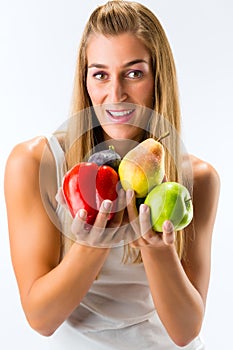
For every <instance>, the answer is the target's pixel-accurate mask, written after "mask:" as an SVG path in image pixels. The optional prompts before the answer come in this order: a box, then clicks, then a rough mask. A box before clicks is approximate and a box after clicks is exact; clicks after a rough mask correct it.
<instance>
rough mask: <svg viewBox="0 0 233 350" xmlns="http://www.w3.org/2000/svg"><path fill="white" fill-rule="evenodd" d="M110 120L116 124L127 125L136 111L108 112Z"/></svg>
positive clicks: (110, 110) (108, 110)
mask: <svg viewBox="0 0 233 350" xmlns="http://www.w3.org/2000/svg"><path fill="white" fill-rule="evenodd" d="M106 112H107V115H108V118H109V119H110V120H111V121H113V122H114V123H121V124H123V123H127V122H128V121H129V120H130V119H131V118H132V117H133V115H134V112H135V109H122V110H112V109H107V110H106Z"/></svg>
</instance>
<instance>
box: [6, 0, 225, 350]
mask: <svg viewBox="0 0 233 350" xmlns="http://www.w3.org/2000/svg"><path fill="white" fill-rule="evenodd" d="M75 78H76V79H75V87H74V99H73V111H72V112H73V113H72V118H70V120H69V123H68V130H65V132H64V133H56V135H53V136H52V137H51V138H46V137H36V138H35V139H33V140H29V141H27V142H23V143H22V144H20V145H17V146H16V147H15V148H14V149H13V151H12V152H11V154H10V156H9V159H8V162H7V165H6V173H5V197H6V205H7V211H8V222H9V234H10V244H11V254H12V261H13V266H14V270H15V274H16V278H17V282H18V286H19V291H20V296H21V302H22V306H23V309H24V312H25V315H26V317H27V319H28V322H29V324H30V325H31V327H32V328H34V329H35V330H36V331H38V332H39V333H41V334H43V335H45V336H51V335H53V336H52V343H53V348H54V349H64V348H66V349H76V348H80V349H85V350H86V349H87V350H88V349H141V348H142V347H143V348H145V349H160V350H163V349H166V350H169V349H178V348H179V347H184V348H185V349H203V344H202V342H201V340H200V338H199V336H198V335H199V332H200V330H201V326H202V322H203V318H204V310H205V302H206V297H207V291H208V283H209V274H210V255H211V237H212V231H213V225H214V221H215V216H216V209H217V202H218V196H219V178H218V175H217V173H216V171H215V170H214V169H213V167H212V166H211V165H210V164H208V163H206V162H204V161H202V160H200V159H197V158H196V157H194V156H188V160H187V157H186V161H185V162H184V161H183V160H182V159H181V149H180V143H181V142H180V138H179V134H180V111H179V101H178V91H177V82H176V72H175V66H174V62H173V57H172V53H171V49H170V47H169V43H168V41H167V38H166V35H165V33H164V31H163V29H162V27H161V25H160V23H159V22H158V20H157V18H156V17H155V16H154V14H153V13H151V11H149V10H148V9H147V8H145V7H144V6H143V5H140V4H138V3H134V2H125V1H110V2H108V3H107V4H106V5H103V6H100V7H98V8H97V9H96V10H95V11H94V12H93V13H92V15H91V17H90V19H89V21H88V23H87V25H86V28H85V30H84V33H83V37H82V40H81V45H80V50H79V56H78V63H77V72H76V76H75ZM167 129H169V132H170V135H169V137H167V138H166V139H164V148H165V150H166V167H165V168H166V177H167V179H169V180H171V181H183V180H184V178H185V176H186V173H187V172H186V170H184V169H185V166H186V165H187V164H190V163H191V173H192V174H193V176H192V178H191V179H190V178H188V182H187V184H188V185H189V186H191V185H192V183H193V186H192V187H193V188H192V200H193V205H194V218H193V222H192V224H191V225H189V226H188V227H187V228H186V229H185V230H184V232H174V228H173V225H172V222H170V221H166V222H165V223H164V225H163V233H162V234H159V233H156V232H154V231H153V230H152V229H151V225H150V212H149V208H148V207H147V206H146V205H145V204H142V205H141V206H140V208H139V214H138V211H137V206H136V199H135V194H134V193H133V191H132V190H128V191H127V192H126V193H125V192H124V191H123V190H120V191H119V196H118V202H117V205H118V210H117V212H116V214H115V216H114V217H113V219H111V220H108V218H109V213H110V211H111V208H112V202H111V201H110V200H106V201H104V202H103V203H102V205H101V208H100V211H99V214H98V216H97V218H96V221H95V223H94V225H93V227H91V228H90V229H89V231H87V230H86V229H85V220H86V215H87V212H86V211H85V210H83V209H81V210H80V211H79V212H78V214H77V215H76V217H75V218H74V219H72V222H71V219H70V216H69V215H68V211H67V210H66V208H65V207H64V205H62V204H63V203H64V201H63V198H61V192H60V191H59V187H60V186H61V184H62V177H63V175H64V173H65V172H66V171H67V170H69V169H70V168H71V167H72V166H73V165H74V164H76V163H78V162H81V161H83V160H84V159H86V158H87V157H88V155H89V154H90V153H91V152H93V151H94V150H95V147H97V149H98V148H103V147H106V146H108V144H113V145H114V146H115V149H116V151H117V152H118V153H119V154H120V155H121V156H124V154H125V153H126V152H127V151H128V150H129V149H131V148H132V147H134V146H135V145H136V144H137V143H138V142H141V141H142V140H144V139H146V138H148V137H150V136H152V137H159V136H161V135H162V134H164V133H165V131H167ZM184 164H185V165H184ZM15 173H17V177H15V176H14V174H15ZM186 177H187V176H186ZM165 180H166V179H165ZM165 180H164V181H165ZM57 192H58V195H57V196H56V193H57ZM56 199H57V200H58V204H57V201H56ZM125 203H127V207H126V208H125ZM106 230H107V233H108V234H111V237H112V240H111V241H108V243H107V244H102V243H103V242H104V243H105V238H106ZM71 232H72V233H71ZM80 237H81V238H80ZM93 237H94V238H93ZM108 237H109V236H108ZM122 237H124V238H125V244H124V245H120V244H118V243H119V242H121V239H122ZM25 242H26V244H25Z"/></svg>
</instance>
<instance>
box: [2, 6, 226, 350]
mask: <svg viewBox="0 0 233 350" xmlns="http://www.w3.org/2000/svg"><path fill="white" fill-rule="evenodd" d="M84 3H85V4H84ZM102 3H103V1H100V0H96V1H94V0H92V1H90V0H89V1H87V2H84V1H81V2H80V1H77V0H76V1H75V0H68V1H67V0H40V1H35V0H21V1H18V0H5V1H4V0H0V115H1V128H0V133H1V137H0V191H1V192H0V195H1V198H0V213H1V216H0V223H1V226H0V227H1V228H0V310H1V319H0V334H1V338H0V339H1V343H2V344H5V346H4V349H7V350H8V349H15V348H20V349H22V348H23V349H28V350H29V349H30V350H31V349H33V350H37V349H40V350H41V349H48V339H47V338H43V337H42V336H40V335H38V334H36V333H35V332H34V331H33V330H31V329H30V327H29V326H28V324H27V322H26V320H25V317H24V314H23V312H22V309H21V306H20V301H19V296H18V290H17V286H16V282H15V278H14V275H13V271H12V267H11V261H10V254H9V245H8V232H7V221H6V213H5V204H4V195H3V175H4V167H5V161H6V158H7V155H8V154H9V152H10V150H11V149H12V147H13V146H14V145H15V144H16V143H18V142H20V141H23V140H25V139H29V138H31V137H34V136H36V135H38V134H45V133H49V132H52V131H54V130H55V129H56V128H57V127H58V126H59V125H60V124H61V123H63V121H64V120H66V118H67V117H68V113H69V106H70V98H71V91H72V83H73V75H74V67H75V60H76V52H77V48H78V43H79V38H80V35H81V32H82V30H83V26H84V24H85V22H86V20H87V18H88V16H89V14H90V13H91V11H92V10H93V9H94V8H95V7H96V6H97V5H100V4H102ZM142 3H143V4H145V5H147V6H148V7H150V8H151V9H152V10H153V11H154V12H155V13H156V14H157V16H158V18H159V19H160V21H161V23H162V25H163V26H164V28H165V30H166V32H167V35H168V38H169V40H170V43H171V46H172V49H173V53H174V56H175V60H176V64H177V71H178V79H179V86H180V96H181V106H182V115H183V130H184V140H185V145H186V147H187V149H188V151H189V152H190V153H193V154H196V155H197V156H198V157H200V158H202V159H205V160H207V161H209V162H210V163H212V164H213V165H214V167H215V168H216V169H217V171H218V172H219V174H220V177H221V183H222V186H221V197H220V203H219V210H218V216H217V220H216V225H215V229H214V236H213V250H212V273H211V283H210V289H209V296H208V301H207V309H206V317H205V321H204V325H203V330H202V335H203V337H204V339H205V342H206V348H207V349H209V350H220V349H221V350H225V349H226V350H228V349H230V348H231V339H232V313H233V309H232V305H233V302H232V295H233V285H232V281H231V279H232V266H233V260H232V256H233V252H232V247H233V238H232V237H233V232H232V223H231V222H230V220H231V218H232V210H233V206H232V197H233V193H232V168H233V167H232V150H233V141H232V139H233V135H232V131H233V130H232V125H233V123H232V117H233V116H232V91H233V79H232V78H233V66H232V63H233V47H232V42H233V40H232V32H233V21H232V15H233V11H232V10H233V5H232V2H231V0H221V1H220V0H218V1H217V0H205V1H203V0H195V1H194V0H192V1H186V0H177V1H172V0H170V1H168V0H157V1H155V0H148V1H142ZM15 176H17V174H15ZM210 205H211V203H210ZM25 244H26V242H25Z"/></svg>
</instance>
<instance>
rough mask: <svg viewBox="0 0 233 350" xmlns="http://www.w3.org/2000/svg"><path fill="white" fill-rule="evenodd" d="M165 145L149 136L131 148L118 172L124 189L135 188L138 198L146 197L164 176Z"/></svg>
mask: <svg viewBox="0 0 233 350" xmlns="http://www.w3.org/2000/svg"><path fill="white" fill-rule="evenodd" d="M164 158H165V152H164V148H163V145H162V144H161V143H160V142H159V141H156V140H154V139H153V138H148V139H146V140H145V141H142V142H141V143H139V144H138V145H137V146H136V147H134V148H133V149H132V150H130V151H129V152H128V153H127V154H126V155H125V156H124V157H123V159H122V160H121V162H120V165H119V169H118V173H119V177H120V181H121V185H122V187H123V188H124V190H127V189H133V190H134V191H135V195H136V197H138V198H143V197H145V196H146V195H147V194H148V193H149V191H150V190H151V189H152V188H153V187H154V186H156V185H159V184H160V183H161V182H162V181H163V178H164V175H165V170H164Z"/></svg>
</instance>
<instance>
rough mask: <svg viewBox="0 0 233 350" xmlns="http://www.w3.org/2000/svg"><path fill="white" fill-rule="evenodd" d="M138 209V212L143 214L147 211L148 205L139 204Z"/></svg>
mask: <svg viewBox="0 0 233 350" xmlns="http://www.w3.org/2000/svg"><path fill="white" fill-rule="evenodd" d="M139 210H140V213H141V214H143V213H146V212H148V210H149V207H148V205H146V204H141V205H140V207H139Z"/></svg>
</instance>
